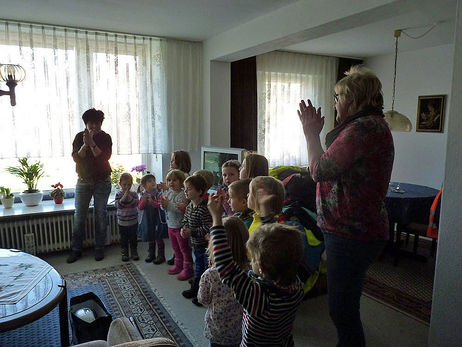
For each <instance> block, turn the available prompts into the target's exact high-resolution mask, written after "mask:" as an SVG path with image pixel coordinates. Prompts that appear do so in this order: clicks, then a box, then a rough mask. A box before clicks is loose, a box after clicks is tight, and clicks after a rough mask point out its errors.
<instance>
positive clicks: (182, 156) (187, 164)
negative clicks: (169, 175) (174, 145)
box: [170, 151, 191, 176]
mask: <svg viewBox="0 0 462 347" xmlns="http://www.w3.org/2000/svg"><path fill="white" fill-rule="evenodd" d="M174 169H177V170H181V171H183V172H184V173H185V174H186V176H188V175H189V171H191V157H190V156H189V153H188V152H186V151H175V152H172V156H171V159H170V170H174Z"/></svg>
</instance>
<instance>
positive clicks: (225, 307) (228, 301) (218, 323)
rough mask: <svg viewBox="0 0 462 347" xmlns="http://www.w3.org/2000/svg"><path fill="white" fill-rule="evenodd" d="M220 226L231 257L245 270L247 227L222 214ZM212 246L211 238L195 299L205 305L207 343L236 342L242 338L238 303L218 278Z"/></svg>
mask: <svg viewBox="0 0 462 347" xmlns="http://www.w3.org/2000/svg"><path fill="white" fill-rule="evenodd" d="M224 228H225V229H226V235H227V238H228V242H229V248H231V252H232V257H233V260H234V261H235V263H236V265H237V266H239V268H240V269H242V271H248V270H249V259H248V258H247V250H246V248H245V243H246V242H247V240H248V239H249V233H248V231H247V228H246V227H245V225H244V223H242V221H241V220H239V218H237V217H229V218H226V219H225V220H224ZM212 248H213V247H212V242H209V248H208V250H207V253H208V255H209V257H210V266H211V267H210V268H208V269H207V270H206V271H205V272H204V273H203V274H202V277H201V280H200V283H199V292H198V293H197V300H198V301H199V302H200V303H201V304H203V305H204V306H207V312H206V313H205V332H204V335H205V337H206V338H207V339H209V340H210V345H211V346H215V345H220V346H223V345H226V346H239V344H240V343H241V339H242V334H241V327H242V307H241V306H240V305H239V303H238V302H237V301H236V299H235V298H234V294H233V291H232V289H231V288H230V287H228V286H226V285H224V284H223V283H222V282H221V281H220V277H219V274H218V270H217V268H216V266H215V261H214V258H213V251H212Z"/></svg>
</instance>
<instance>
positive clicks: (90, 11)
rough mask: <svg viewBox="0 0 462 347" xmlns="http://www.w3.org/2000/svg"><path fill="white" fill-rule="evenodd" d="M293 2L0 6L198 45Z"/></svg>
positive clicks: (24, 15)
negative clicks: (196, 43)
mask: <svg viewBox="0 0 462 347" xmlns="http://www.w3.org/2000/svg"><path fill="white" fill-rule="evenodd" d="M294 2H297V0H0V18H2V19H15V20H22V21H29V22H35V23H43V24H54V25H64V26H71V27H79V28H88V29H100V30H109V31H115V32H122V33H133V34H142V35H150V36H158V37H171V38H177V39H183V40H192V41H203V40H206V39H208V38H210V37H212V36H214V35H217V34H220V33H222V32H224V31H226V30H228V29H231V28H232V27H235V26H238V25H240V24H243V23H246V22H248V21H250V20H251V19H253V18H256V17H258V16H261V15H263V14H265V13H268V12H271V11H274V10H276V9H278V8H280V7H283V6H286V5H289V4H291V3H294Z"/></svg>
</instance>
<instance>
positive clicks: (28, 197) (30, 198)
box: [19, 192, 43, 206]
mask: <svg viewBox="0 0 462 347" xmlns="http://www.w3.org/2000/svg"><path fill="white" fill-rule="evenodd" d="M19 197H20V198H21V201H22V202H23V204H24V205H26V206H37V205H38V204H40V201H42V197H43V193H42V192H35V193H24V192H22V193H21V194H19Z"/></svg>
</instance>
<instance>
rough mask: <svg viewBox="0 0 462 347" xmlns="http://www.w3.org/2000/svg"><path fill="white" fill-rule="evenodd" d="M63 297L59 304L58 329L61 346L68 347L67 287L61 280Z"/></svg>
mask: <svg viewBox="0 0 462 347" xmlns="http://www.w3.org/2000/svg"><path fill="white" fill-rule="evenodd" d="M62 287H63V289H64V296H63V298H62V299H61V302H60V303H59V327H60V333H61V346H69V318H68V313H67V286H66V281H65V280H63V286H62Z"/></svg>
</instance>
